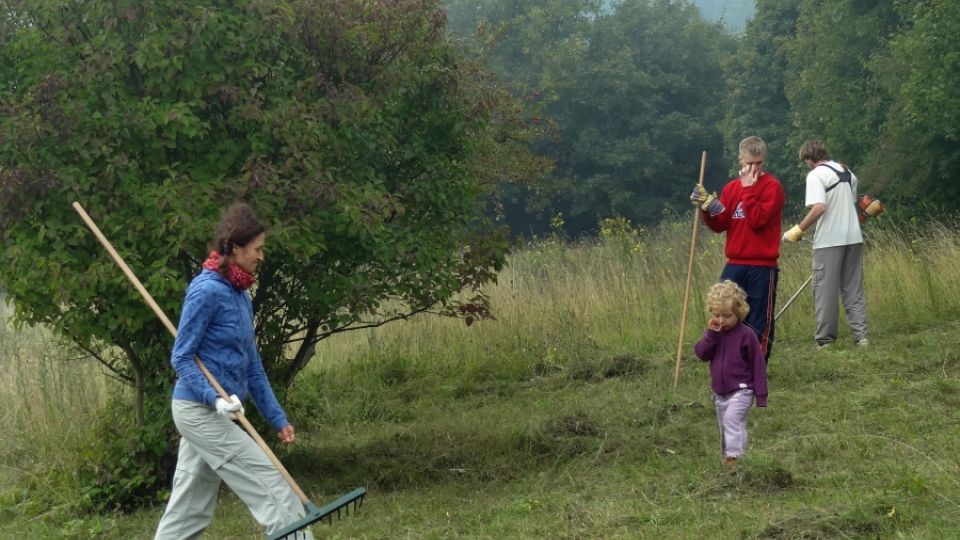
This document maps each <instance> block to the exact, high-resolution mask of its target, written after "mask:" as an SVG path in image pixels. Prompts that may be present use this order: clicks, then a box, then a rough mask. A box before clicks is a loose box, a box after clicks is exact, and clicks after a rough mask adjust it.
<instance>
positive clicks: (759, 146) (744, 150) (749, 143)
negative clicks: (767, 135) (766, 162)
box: [739, 135, 767, 156]
mask: <svg viewBox="0 0 960 540" xmlns="http://www.w3.org/2000/svg"><path fill="white" fill-rule="evenodd" d="M739 152H740V155H741V156H766V155H767V143H765V142H763V139H761V138H760V137H757V136H756V135H751V136H749V137H747V138H746V139H744V140H742V141H740V148H739Z"/></svg>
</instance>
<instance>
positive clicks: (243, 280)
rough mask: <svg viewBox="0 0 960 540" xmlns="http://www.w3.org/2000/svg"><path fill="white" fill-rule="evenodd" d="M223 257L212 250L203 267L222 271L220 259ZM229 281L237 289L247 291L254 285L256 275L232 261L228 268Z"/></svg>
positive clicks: (227, 276)
mask: <svg viewBox="0 0 960 540" xmlns="http://www.w3.org/2000/svg"><path fill="white" fill-rule="evenodd" d="M221 259H223V257H222V256H221V255H220V254H219V253H217V252H216V251H211V252H210V256H209V257H208V258H207V260H206V261H204V263H203V267H204V268H206V269H207V270H213V271H214V272H219V271H220V260H221ZM226 278H227V281H229V282H230V283H231V284H232V285H233V286H234V287H236V288H237V290H240V291H245V290H247V289H249V288H250V286H251V285H253V282H254V281H256V279H257V278H256V276H254V275H253V274H251V273H250V272H247V271H246V270H244V269H243V268H240V267H239V266H237V263H235V262H231V263H230V267H229V268H228V269H227V275H226Z"/></svg>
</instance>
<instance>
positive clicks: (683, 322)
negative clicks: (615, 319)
mask: <svg viewBox="0 0 960 540" xmlns="http://www.w3.org/2000/svg"><path fill="white" fill-rule="evenodd" d="M706 168H707V152H706V151H704V152H703V155H702V156H701V157H700V180H699V182H698V183H699V185H700V187H703V173H704V171H705V170H706ZM699 230H700V208H699V207H696V208H694V209H693V233H692V234H691V237H690V260H689V262H688V263H687V285H686V287H684V289H683V315H681V316H680V337H679V339H678V340H677V366H676V368H674V370H673V388H674V389H676V388H677V385H679V384H680V363H681V361H682V359H683V334H684V332H685V331H686V326H687V306H689V305H690V283H691V281H692V280H693V259H694V255H695V254H696V249H697V231H699Z"/></svg>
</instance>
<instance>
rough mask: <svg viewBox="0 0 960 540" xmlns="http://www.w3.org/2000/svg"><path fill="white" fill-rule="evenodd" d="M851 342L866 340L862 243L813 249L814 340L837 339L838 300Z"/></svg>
mask: <svg viewBox="0 0 960 540" xmlns="http://www.w3.org/2000/svg"><path fill="white" fill-rule="evenodd" d="M841 299H842V300H843V307H844V309H845V310H846V314H847V324H848V325H849V326H850V332H851V333H852V334H853V340H854V341H860V340H861V339H867V337H868V334H869V329H868V327H867V297H866V294H864V290H863V244H850V245H847V246H835V247H828V248H820V249H815V250H813V309H814V316H815V317H816V320H817V329H816V331H815V332H814V334H813V339H815V340H816V342H817V343H819V344H821V345H823V344H826V343H833V342H834V341H836V340H837V326H838V324H839V320H840V306H839V300H841Z"/></svg>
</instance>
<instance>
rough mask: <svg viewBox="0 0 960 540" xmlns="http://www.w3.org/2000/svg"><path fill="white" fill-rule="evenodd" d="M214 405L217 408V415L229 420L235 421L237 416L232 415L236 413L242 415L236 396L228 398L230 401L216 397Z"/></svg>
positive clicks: (241, 407) (241, 406)
mask: <svg viewBox="0 0 960 540" xmlns="http://www.w3.org/2000/svg"><path fill="white" fill-rule="evenodd" d="M215 405H216V406H217V414H219V415H220V416H222V417H224V418H228V419H230V420H236V419H237V415H236V414H234V413H235V412H237V411H240V414H243V405H242V404H241V403H240V398H238V397H237V395H236V394H233V395H232V396H230V401H227V400H225V399H223V398H219V397H218V398H217V401H216V403H215Z"/></svg>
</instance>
